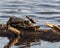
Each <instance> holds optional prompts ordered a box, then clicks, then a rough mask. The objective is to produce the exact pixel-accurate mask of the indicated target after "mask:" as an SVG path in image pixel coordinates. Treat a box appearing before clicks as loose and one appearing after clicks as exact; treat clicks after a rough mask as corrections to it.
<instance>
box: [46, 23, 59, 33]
mask: <svg viewBox="0 0 60 48" xmlns="http://www.w3.org/2000/svg"><path fill="white" fill-rule="evenodd" d="M46 26H48V27H50V28H52V29H53V31H54V32H60V27H59V26H58V25H55V24H52V23H46Z"/></svg>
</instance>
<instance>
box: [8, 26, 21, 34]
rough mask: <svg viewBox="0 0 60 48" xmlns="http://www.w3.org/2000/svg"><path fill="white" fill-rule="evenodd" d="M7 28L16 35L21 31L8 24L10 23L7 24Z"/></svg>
mask: <svg viewBox="0 0 60 48" xmlns="http://www.w3.org/2000/svg"><path fill="white" fill-rule="evenodd" d="M8 30H10V31H12V32H13V33H15V34H17V35H20V33H21V32H20V30H18V29H16V28H14V27H12V26H10V25H9V26H8Z"/></svg>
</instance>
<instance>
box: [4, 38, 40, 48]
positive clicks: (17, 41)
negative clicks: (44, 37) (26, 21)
mask: <svg viewBox="0 0 60 48" xmlns="http://www.w3.org/2000/svg"><path fill="white" fill-rule="evenodd" d="M9 40H10V42H9V43H8V44H7V45H6V46H5V47H4V48H11V47H12V46H14V45H19V46H18V48H25V47H29V48H30V46H33V45H37V44H40V39H39V38H20V37H15V38H10V39H9ZM33 42H35V43H34V44H31V43H33Z"/></svg>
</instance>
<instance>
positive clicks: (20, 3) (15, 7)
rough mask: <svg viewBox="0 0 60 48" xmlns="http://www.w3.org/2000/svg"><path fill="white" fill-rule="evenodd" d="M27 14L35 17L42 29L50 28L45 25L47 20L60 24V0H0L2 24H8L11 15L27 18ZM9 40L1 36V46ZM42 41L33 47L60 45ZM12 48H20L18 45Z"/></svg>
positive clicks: (41, 47)
mask: <svg viewBox="0 0 60 48" xmlns="http://www.w3.org/2000/svg"><path fill="white" fill-rule="evenodd" d="M26 15H29V16H30V17H31V18H34V19H35V21H36V22H37V24H38V25H40V26H41V28H42V29H48V27H46V26H45V25H44V24H45V23H46V22H50V23H53V24H56V25H60V0H0V23H1V24H6V22H7V21H8V19H9V17H10V16H16V17H20V18H23V19H26V18H25V16H26ZM2 40H3V41H2ZM8 41H9V40H8V39H7V38H4V37H0V42H1V43H0V46H1V47H0V48H3V47H4V45H5V44H7V42H8ZM40 42H41V44H40V45H34V46H31V48H59V47H60V45H59V44H60V42H56V43H51V42H48V41H42V40H41V41H40ZM1 44H2V45H1ZM12 48H18V46H14V47H12Z"/></svg>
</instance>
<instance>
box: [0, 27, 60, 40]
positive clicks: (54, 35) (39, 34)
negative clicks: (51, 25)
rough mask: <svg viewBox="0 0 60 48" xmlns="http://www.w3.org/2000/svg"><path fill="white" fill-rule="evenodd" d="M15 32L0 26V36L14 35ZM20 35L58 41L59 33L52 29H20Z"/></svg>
mask: <svg viewBox="0 0 60 48" xmlns="http://www.w3.org/2000/svg"><path fill="white" fill-rule="evenodd" d="M15 34H16V33H15V32H13V31H10V30H8V31H5V28H4V27H1V28H0V36H3V37H11V38H12V37H14V36H16V35H15ZM20 34H21V35H20V37H21V38H25V39H27V38H40V39H42V40H47V41H60V34H59V33H58V32H54V31H52V30H44V29H40V30H37V31H34V30H32V31H28V30H20Z"/></svg>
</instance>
